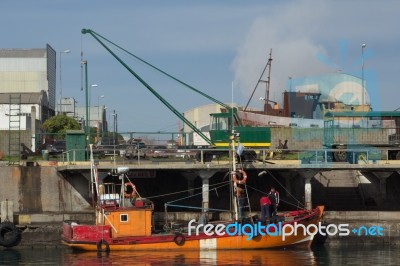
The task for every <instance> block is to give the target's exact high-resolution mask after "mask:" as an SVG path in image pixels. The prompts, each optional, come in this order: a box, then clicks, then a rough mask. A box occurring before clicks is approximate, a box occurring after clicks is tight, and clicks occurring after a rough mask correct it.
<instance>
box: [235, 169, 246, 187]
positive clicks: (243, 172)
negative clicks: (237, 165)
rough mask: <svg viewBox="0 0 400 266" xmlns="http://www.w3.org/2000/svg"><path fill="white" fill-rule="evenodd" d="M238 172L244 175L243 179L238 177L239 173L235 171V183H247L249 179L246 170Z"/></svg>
mask: <svg viewBox="0 0 400 266" xmlns="http://www.w3.org/2000/svg"><path fill="white" fill-rule="evenodd" d="M237 172H238V173H239V174H241V175H242V178H241V179H238V175H237V173H236V172H233V173H232V179H233V182H235V183H237V184H244V183H246V180H247V174H246V172H245V171H244V170H242V169H240V170H237Z"/></svg>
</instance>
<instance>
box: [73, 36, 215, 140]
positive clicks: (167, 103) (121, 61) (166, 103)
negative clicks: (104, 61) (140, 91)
mask: <svg viewBox="0 0 400 266" xmlns="http://www.w3.org/2000/svg"><path fill="white" fill-rule="evenodd" d="M81 32H82V34H90V35H91V36H92V37H93V38H94V39H95V40H96V41H98V42H99V43H100V44H101V45H102V46H103V47H104V48H105V49H106V50H107V51H108V52H109V53H110V54H111V55H112V56H113V57H114V58H115V59H116V60H117V61H118V62H119V63H120V64H121V65H123V66H124V67H125V68H126V69H127V70H128V71H129V72H130V73H131V74H132V75H133V76H134V77H135V78H136V79H137V80H138V81H139V82H140V83H142V84H143V86H145V87H146V88H147V89H148V90H149V91H150V92H151V93H153V95H154V96H156V97H157V98H158V99H159V100H160V101H161V102H162V103H163V104H164V105H165V106H166V107H167V108H168V109H170V110H171V111H172V112H173V113H174V114H175V115H176V116H177V117H178V118H180V119H181V120H182V121H183V122H184V123H185V124H187V125H188V126H189V127H190V128H191V129H192V130H193V131H195V132H196V133H197V134H199V135H200V136H201V137H202V138H203V139H204V140H205V141H206V142H207V143H208V144H210V145H214V144H213V142H212V141H211V140H210V139H209V138H208V137H207V136H206V135H204V134H203V132H201V131H200V130H199V129H198V128H197V127H195V126H194V125H193V124H192V123H191V122H190V121H189V120H187V119H186V118H185V117H184V116H183V115H182V114H181V113H180V112H179V111H178V110H176V109H175V108H174V107H173V106H172V105H171V104H170V103H169V102H168V101H166V100H165V99H164V98H163V97H162V96H161V95H160V94H159V93H157V92H156V91H155V90H154V89H153V88H152V87H151V86H150V85H149V84H148V83H147V82H146V81H144V80H143V79H142V78H141V77H140V76H139V75H138V74H137V73H136V72H135V71H133V70H132V69H131V68H130V67H129V66H128V65H127V64H126V63H125V62H124V61H123V60H122V59H121V58H119V57H118V56H117V55H116V54H115V53H114V52H113V51H112V50H111V49H110V48H109V47H108V46H107V45H106V44H105V43H104V42H102V41H101V40H100V38H102V39H104V40H107V39H105V38H104V37H102V36H101V35H99V34H97V33H96V32H94V31H92V30H90V29H82V31H81ZM107 41H108V40H107Z"/></svg>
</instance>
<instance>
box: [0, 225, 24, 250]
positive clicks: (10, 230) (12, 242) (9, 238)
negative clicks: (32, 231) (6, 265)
mask: <svg viewBox="0 0 400 266" xmlns="http://www.w3.org/2000/svg"><path fill="white" fill-rule="evenodd" d="M20 241H21V233H20V231H19V230H18V228H17V227H16V226H15V225H14V224H13V223H11V222H3V223H1V224H0V246H4V247H6V248H10V247H14V246H16V245H18V244H19V242H20Z"/></svg>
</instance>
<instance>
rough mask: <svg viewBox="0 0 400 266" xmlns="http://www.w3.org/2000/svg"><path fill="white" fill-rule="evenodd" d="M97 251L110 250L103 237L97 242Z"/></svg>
mask: <svg viewBox="0 0 400 266" xmlns="http://www.w3.org/2000/svg"><path fill="white" fill-rule="evenodd" d="M96 245H97V251H98V252H110V246H109V245H108V243H107V241H105V240H104V239H102V240H100V241H99V242H97V244H96Z"/></svg>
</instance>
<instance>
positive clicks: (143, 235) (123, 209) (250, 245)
mask: <svg viewBox="0 0 400 266" xmlns="http://www.w3.org/2000/svg"><path fill="white" fill-rule="evenodd" d="M237 137H238V136H237V135H235V134H234V133H233V134H232V136H231V147H232V149H231V150H232V154H231V156H230V157H231V161H232V168H231V171H230V172H229V178H230V180H229V183H230V185H231V187H232V191H233V192H232V197H231V200H232V202H233V206H234V210H233V214H234V215H232V217H231V220H229V221H207V219H199V220H198V221H196V220H191V221H190V222H188V224H187V226H179V227H178V228H176V227H174V226H173V222H171V221H166V223H165V227H164V230H163V231H162V232H156V231H155V230H154V228H155V227H154V224H153V223H154V222H153V211H154V204H153V203H152V201H150V200H149V199H146V198H142V197H140V194H139V192H138V189H137V188H136V187H135V185H134V184H133V182H132V180H130V179H129V177H128V175H127V172H128V171H129V168H127V167H119V168H117V172H118V174H119V180H120V182H119V183H118V184H114V183H99V180H98V175H97V168H96V165H95V164H94V163H92V166H93V167H92V180H93V195H95V196H96V198H95V202H96V204H95V212H96V221H95V223H94V224H79V223H78V222H76V221H64V222H63V228H62V231H63V232H62V241H63V244H65V245H67V246H69V247H71V248H73V249H77V250H83V251H99V252H109V251H122V250H126V251H139V250H141V251H152V250H153V251H168V250H171V251H185V250H250V249H269V248H279V247H310V245H311V242H312V240H313V238H314V236H315V235H316V233H317V232H318V226H319V222H320V221H321V218H322V215H323V211H324V207H323V206H318V207H316V208H314V209H312V210H302V209H301V210H294V211H288V212H280V213H279V215H278V216H274V217H272V218H275V219H270V222H269V223H266V224H263V223H261V222H260V221H258V220H254V219H241V218H242V217H240V216H239V215H240V213H241V212H242V210H240V208H241V205H240V202H239V200H238V198H235V197H234V195H235V193H236V192H237V191H238V190H239V188H240V187H243V185H245V184H246V179H247V175H246V174H245V172H244V170H243V169H242V168H239V167H238V166H237V163H236V159H235V158H236V155H237V153H238V150H239V147H240V145H239V144H238V145H236V143H237V141H236V139H237ZM92 162H93V159H92ZM244 187H245V186H244ZM235 191H236V192H235ZM208 211H210V209H208ZM200 217H204V216H200ZM278 218H279V219H278Z"/></svg>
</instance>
